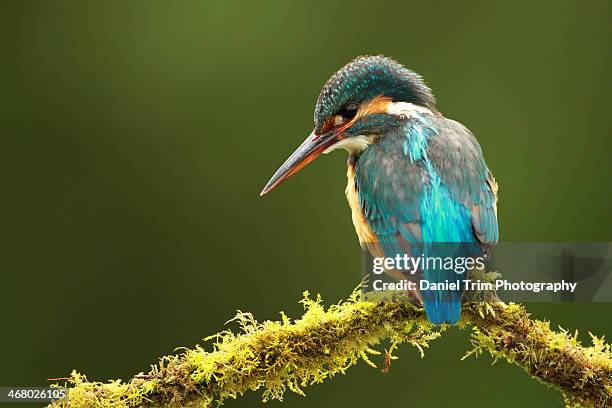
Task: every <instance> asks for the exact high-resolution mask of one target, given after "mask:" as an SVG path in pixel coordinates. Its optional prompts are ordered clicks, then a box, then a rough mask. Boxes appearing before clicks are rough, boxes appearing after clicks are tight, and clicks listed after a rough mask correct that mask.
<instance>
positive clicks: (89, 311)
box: [0, 0, 612, 407]
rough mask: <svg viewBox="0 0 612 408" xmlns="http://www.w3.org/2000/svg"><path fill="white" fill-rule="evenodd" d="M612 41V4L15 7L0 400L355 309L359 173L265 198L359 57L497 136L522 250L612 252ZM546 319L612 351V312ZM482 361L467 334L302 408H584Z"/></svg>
mask: <svg viewBox="0 0 612 408" xmlns="http://www.w3.org/2000/svg"><path fill="white" fill-rule="evenodd" d="M610 17H611V13H610V3H609V2H608V1H606V0H603V1H594V2H580V1H575V2H567V1H550V2H532V1H512V2H485V1H482V2H472V1H469V2H453V1H448V2H445V1H435V0H434V1H428V2H424V1H420V2H388V1H382V0H381V1H377V2H361V1H352V2H344V3H339V2H329V1H316V2H315V1H308V2H306V1H304V2H289V1H278V2H247V1H245V2H218V3H217V4H213V3H210V2H206V1H177V2H167V1H129V2H126V1H104V2H102V1H98V2H80V1H72V2H64V1H27V2H25V1H24V2H21V1H3V2H2V3H1V5H0V32H1V38H0V50H1V51H2V64H1V66H0V74H1V75H0V81H1V85H2V88H1V89H2V98H1V102H0V103H1V105H2V106H1V107H0V132H1V135H2V149H0V150H1V151H0V155H1V163H2V164H1V165H2V171H1V173H0V174H1V176H0V177H1V178H2V188H3V194H2V195H3V197H2V229H3V234H2V242H1V245H2V269H3V271H2V274H3V278H2V286H1V287H2V297H1V300H0V302H1V303H0V306H1V307H2V310H3V311H4V318H3V319H2V338H1V340H0V361H1V363H0V367H1V370H0V385H22V386H23V385H42V384H45V382H46V380H45V379H46V378H48V377H62V376H65V375H67V374H69V373H70V371H71V370H72V369H73V368H77V369H78V370H79V371H81V372H83V373H85V374H86V375H88V377H89V378H90V379H97V380H105V379H109V378H129V377H130V376H131V375H133V374H135V373H137V372H139V371H141V370H144V371H146V370H147V369H148V367H149V365H150V364H152V363H155V362H156V361H157V357H158V356H160V355H163V354H167V353H170V352H172V351H173V349H174V348H175V347H177V346H192V345H194V344H195V343H198V342H200V339H201V338H202V337H204V336H206V335H208V334H211V333H213V332H216V331H218V330H220V329H222V328H223V323H224V322H225V321H226V320H228V319H229V318H230V317H232V315H233V314H234V311H235V310H236V309H241V310H246V311H251V312H253V313H254V314H255V315H256V317H257V318H259V319H261V320H263V319H275V318H277V317H278V314H277V313H278V311H279V310H285V311H286V312H287V313H288V314H289V315H292V316H298V315H299V314H300V312H301V308H300V306H299V305H298V303H297V300H298V299H299V298H300V296H301V292H302V291H303V290H304V289H309V290H310V291H311V292H320V293H321V294H322V295H323V297H324V299H326V300H327V301H328V302H329V303H331V302H336V301H338V300H339V299H341V298H343V297H345V296H346V295H347V294H348V293H349V292H350V290H351V289H352V288H353V287H354V286H355V285H356V284H357V281H358V276H359V268H360V257H359V249H358V244H357V239H356V236H355V233H354V231H353V228H352V224H351V221H350V215H349V210H348V207H347V204H346V202H345V197H344V186H345V160H346V157H345V155H344V154H343V153H336V154H333V155H330V156H329V157H324V158H321V159H319V160H318V161H317V162H315V163H313V165H311V166H310V167H309V168H308V169H306V170H305V171H303V172H302V173H300V174H299V175H298V176H296V177H294V178H293V179H292V180H291V181H290V182H288V183H286V184H283V185H282V186H281V187H280V188H279V189H277V190H276V191H274V193H272V194H271V195H269V196H266V197H265V198H260V197H259V191H260V190H261V188H262V186H263V185H264V184H265V182H266V181H267V180H268V178H269V177H270V176H271V175H272V173H273V172H274V171H275V170H276V168H277V167H278V165H279V164H280V163H281V162H282V161H283V160H284V159H285V158H286V157H287V155H288V154H289V153H291V152H292V151H293V149H294V148H295V147H296V146H297V145H298V144H299V143H300V142H301V141H302V140H303V138H304V137H305V136H306V135H307V134H308V133H309V131H310V130H311V126H312V110H313V107H314V103H315V100H316V97H317V95H318V92H319V89H320V87H321V86H322V84H323V83H324V81H325V80H326V79H327V78H328V77H329V75H331V74H332V73H333V72H334V71H335V70H336V69H337V68H339V67H340V66H342V65H343V64H345V63H346V62H348V61H349V60H351V59H352V58H354V57H355V56H357V55H360V54H367V53H369V54H379V53H382V54H386V55H388V56H392V57H394V58H396V59H397V60H399V61H400V62H402V63H404V64H406V65H408V66H409V67H411V68H412V69H414V70H416V71H417V72H419V73H421V74H422V75H423V76H424V77H425V78H426V80H427V82H428V83H429V84H430V86H431V87H432V89H433V90H434V93H435V94H436V96H437V98H438V100H439V108H440V110H441V111H442V112H444V113H445V115H446V116H448V117H451V118H455V119H458V120H460V121H461V122H463V123H464V124H466V125H467V126H468V127H469V128H471V129H472V131H473V132H474V133H475V134H476V135H477V137H478V138H479V140H480V143H481V144H482V146H483V149H484V151H485V155H486V158H487V161H488V163H489V165H490V167H491V168H492V169H493V170H494V172H495V174H496V176H497V179H498V181H499V184H500V204H499V221H500V227H501V236H502V239H503V240H506V241H508V240H511V241H547V240H552V241H556V240H558V241H563V240H565V241H581V240H582V241H597V240H600V241H609V240H610V230H611V227H612V219H611V217H610V212H609V210H610V200H611V198H612V197H611V194H610V185H609V181H608V177H609V175H610V170H611V167H610V161H609V160H610V152H611V142H610V134H611V132H610V131H611V129H610V123H611V121H610V107H611V106H610V102H609V95H610V77H609V75H610V71H611V70H610V68H611V66H610V62H611V53H610V38H611V32H612V26H611V25H610ZM530 310H532V311H533V313H534V315H535V316H536V317H539V318H546V319H551V320H552V321H553V322H554V324H561V325H563V326H564V327H568V328H577V329H579V330H580V331H581V332H582V334H583V335H584V334H585V333H586V332H587V331H588V330H590V331H592V332H593V333H595V334H599V335H601V334H607V335H608V336H610V335H611V334H612V330H611V325H610V317H609V316H610V312H611V310H612V309H611V306H610V304H591V305H584V304H583V305H577V304H562V305H559V304H546V305H544V304H539V305H530ZM582 338H584V337H582ZM468 347H469V337H468V333H466V332H461V331H459V330H457V329H453V330H450V331H449V332H448V333H447V335H445V336H444V337H443V338H442V339H441V340H439V341H436V342H434V343H432V347H431V350H429V352H428V353H427V355H426V357H425V358H424V359H420V358H419V357H417V353H416V352H415V351H414V350H412V349H410V348H408V347H404V348H402V349H401V350H400V353H399V355H400V359H399V360H398V361H397V362H396V363H394V364H393V367H392V369H391V371H390V373H389V374H388V375H383V374H381V373H380V372H379V371H377V370H374V369H371V368H369V367H367V366H365V364H361V365H360V366H359V367H357V368H354V369H352V370H350V371H349V373H348V375H346V376H340V377H338V378H336V379H334V380H332V381H328V382H326V383H325V384H322V385H318V386H315V387H312V388H310V389H308V390H307V397H306V398H303V397H299V396H295V395H287V397H286V400H285V403H284V405H283V406H289V407H309V406H324V407H334V406H344V405H348V404H349V403H350V404H352V405H353V406H355V407H366V406H372V405H374V404H376V405H381V406H383V405H387V406H391V405H393V406H399V405H404V406H408V405H411V406H419V405H422V404H427V406H446V405H448V404H450V403H455V404H456V403H457V401H465V402H466V403H468V402H469V404H470V405H471V406H473V407H485V406H491V405H492V404H493V403H494V404H495V405H496V406H498V407H514V406H517V405H518V404H522V405H523V406H536V405H538V406H561V405H562V402H561V401H562V399H561V395H560V394H559V393H557V392H555V391H552V390H549V389H547V388H546V387H545V386H543V385H541V384H539V383H537V382H536V381H533V380H531V379H530V378H529V377H528V376H527V375H525V374H524V373H523V372H522V371H521V370H520V369H518V368H516V367H512V366H509V365H507V364H505V363H498V364H497V365H495V366H493V367H490V364H491V360H490V358H488V357H483V358H480V359H468V360H466V361H459V359H460V357H461V356H462V355H463V353H464V352H465V351H466V350H467V349H468ZM259 398H260V397H259V394H257V393H249V394H248V395H247V396H246V397H244V398H241V399H239V400H237V401H228V402H227V406H228V407H246V406H258V404H259V402H258V401H259ZM269 405H271V406H280V405H279V403H277V402H272V403H270V404H269Z"/></svg>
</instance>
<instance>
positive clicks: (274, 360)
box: [51, 292, 612, 407]
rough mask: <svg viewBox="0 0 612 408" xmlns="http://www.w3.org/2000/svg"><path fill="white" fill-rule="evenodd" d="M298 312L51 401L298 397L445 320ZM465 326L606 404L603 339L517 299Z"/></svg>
mask: <svg viewBox="0 0 612 408" xmlns="http://www.w3.org/2000/svg"><path fill="white" fill-rule="evenodd" d="M301 302H302V303H303V305H304V307H305V310H306V311H305V313H304V315H303V316H302V317H301V318H300V319H298V320H296V321H291V320H290V319H289V318H287V316H286V315H285V314H284V313H282V312H281V317H282V319H281V320H280V321H275V322H273V321H266V322H263V323H258V322H257V321H255V319H254V318H253V316H252V315H251V314H249V313H242V312H238V314H237V316H236V317H235V318H234V319H232V320H235V321H237V322H238V323H239V324H240V326H241V330H240V333H233V332H231V331H229V330H226V331H223V332H221V333H219V334H217V335H215V336H212V337H210V338H207V339H206V340H211V339H212V340H214V342H213V346H212V350H211V351H205V350H204V349H203V348H202V347H201V346H196V347H195V348H193V349H184V350H183V351H182V353H181V354H180V355H170V356H165V357H162V358H161V360H160V362H159V364H158V365H156V366H153V367H152V369H151V371H149V372H148V373H147V374H143V373H140V374H138V375H136V376H134V378H132V379H131V380H130V381H128V382H127V383H125V382H122V381H120V380H117V381H111V382H108V383H100V382H90V381H88V380H87V379H86V378H85V377H84V376H83V375H81V374H78V373H76V372H73V373H72V375H71V377H70V380H69V383H68V387H69V389H68V396H67V398H66V399H63V400H59V401H55V402H54V403H52V404H51V406H53V407H97V406H104V407H140V406H159V405H169V406H177V407H178V406H189V405H196V404H197V405H198V406H212V404H213V403H214V402H218V401H223V400H224V399H227V398H236V397H237V396H239V395H242V394H243V393H244V392H246V391H248V390H257V389H263V390H264V391H263V400H264V401H266V400H269V399H279V400H282V396H283V394H284V392H285V391H286V390H287V389H289V390H291V391H293V392H296V393H298V394H301V395H304V393H303V391H302V389H303V388H304V387H306V386H309V385H312V384H316V383H319V382H322V381H323V380H325V379H327V378H330V377H333V376H334V375H335V374H338V373H342V374H344V372H345V371H346V369H347V368H349V367H350V366H352V365H354V364H356V363H357V362H358V361H359V360H364V361H365V362H366V363H367V364H369V365H372V366H375V365H374V363H372V362H371V360H370V357H369V356H371V355H377V354H381V353H380V352H379V351H376V350H373V349H372V347H375V346H376V345H378V344H380V343H381V342H382V341H384V340H390V342H391V347H390V349H389V350H388V351H387V350H385V356H384V358H383V361H384V365H385V367H383V371H385V370H386V369H388V365H389V364H390V361H391V360H392V359H395V356H393V355H392V352H393V351H394V350H395V349H396V347H397V346H398V345H399V344H401V343H408V344H411V345H413V346H415V347H416V348H417V349H418V350H419V352H420V353H421V355H422V354H423V349H424V348H426V347H427V346H428V344H429V342H430V341H432V340H434V339H436V338H437V337H439V336H440V335H441V333H442V332H443V331H444V330H445V329H446V327H436V326H432V325H431V324H430V323H429V322H428V321H427V319H426V318H425V316H424V313H423V310H422V308H420V307H418V306H416V305H414V304H411V303H409V302H407V301H405V299H403V300H391V301H385V302H376V301H363V300H359V294H358V292H354V293H353V294H352V295H351V297H350V298H349V300H347V301H346V302H343V303H339V304H337V305H333V306H331V307H329V308H327V309H326V308H324V307H323V306H322V305H321V299H320V297H319V296H317V298H316V299H314V300H313V299H311V298H310V297H309V295H308V293H307V292H305V294H304V299H303V300H302V301H301ZM467 324H469V325H470V326H472V329H473V334H472V343H473V346H474V348H473V349H472V350H471V351H470V352H468V354H467V355H466V357H467V356H468V355H471V354H475V355H478V354H481V353H483V352H484V351H486V352H488V353H489V354H490V355H491V356H492V357H493V358H494V359H505V360H507V361H508V362H510V363H512V364H516V365H518V366H520V367H522V368H524V369H525V371H526V372H527V373H529V374H530V375H531V376H533V377H534V378H537V379H539V380H540V381H541V382H543V383H545V384H547V385H549V386H552V387H555V388H557V389H559V390H560V391H561V392H562V393H563V395H564V397H565V399H566V403H567V405H568V406H585V407H603V406H607V404H610V403H611V402H612V352H611V349H610V345H609V344H605V343H604V341H603V339H598V338H596V337H595V336H593V335H591V337H592V339H593V345H592V346H590V347H585V346H582V345H580V344H579V343H578V341H577V339H576V335H570V334H569V333H567V332H566V331H564V330H561V331H559V332H555V331H553V330H551V329H550V327H549V323H548V322H543V321H539V320H532V319H530V317H529V314H528V313H527V312H526V310H525V309H524V307H523V306H521V305H517V304H509V305H505V304H503V303H501V302H487V303H483V302H479V303H469V304H467V305H465V306H464V308H463V312H462V322H461V324H460V326H461V327H465V325H467Z"/></svg>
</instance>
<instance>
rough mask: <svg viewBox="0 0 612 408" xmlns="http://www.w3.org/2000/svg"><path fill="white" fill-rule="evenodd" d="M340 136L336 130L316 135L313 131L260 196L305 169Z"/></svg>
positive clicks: (277, 171) (275, 174)
mask: <svg viewBox="0 0 612 408" xmlns="http://www.w3.org/2000/svg"><path fill="white" fill-rule="evenodd" d="M337 140H338V137H337V135H336V133H335V132H333V131H330V132H327V133H324V134H322V135H320V136H319V135H316V134H315V133H314V132H312V133H311V134H310V135H309V136H308V137H307V138H306V140H304V142H302V144H301V145H300V147H298V148H297V149H296V150H295V152H293V154H292V155H291V156H289V158H288V159H287V160H285V162H284V163H283V165H282V166H280V168H279V169H278V170H276V173H274V175H273V176H272V178H271V179H270V181H268V184H266V186H265V187H264V189H263V190H261V193H260V194H259V195H260V196H262V195H264V194H267V193H268V192H269V191H271V190H272V189H274V188H275V187H276V186H278V185H279V184H280V183H282V182H283V181H285V180H287V179H288V178H289V177H291V176H292V175H294V174H295V173H297V172H298V171H300V170H301V169H303V168H304V167H305V166H306V165H307V164H308V163H310V162H311V161H313V160H314V159H316V158H317V156H319V155H320V154H321V152H323V150H325V149H327V148H328V147H329V146H331V145H333V144H334V143H336V141H337Z"/></svg>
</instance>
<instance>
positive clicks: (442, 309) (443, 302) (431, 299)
mask: <svg viewBox="0 0 612 408" xmlns="http://www.w3.org/2000/svg"><path fill="white" fill-rule="evenodd" d="M423 278H424V279H425V280H427V281H428V282H430V283H446V282H449V283H453V284H456V285H457V286H458V289H457V290H452V289H451V290H445V289H441V290H422V291H421V295H422V296H423V306H424V307H425V313H426V314H427V318H428V319H429V321H430V322H432V323H433V324H443V323H447V324H455V323H457V322H458V321H459V318H460V317H461V295H462V293H463V290H462V289H461V288H462V286H463V284H462V282H461V280H462V279H463V277H462V276H461V275H458V274H456V273H455V272H454V271H441V270H429V271H425V272H424V274H423Z"/></svg>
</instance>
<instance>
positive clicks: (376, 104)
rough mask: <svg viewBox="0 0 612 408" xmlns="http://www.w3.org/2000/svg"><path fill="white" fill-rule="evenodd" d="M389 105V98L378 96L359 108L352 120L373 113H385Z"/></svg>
mask: <svg viewBox="0 0 612 408" xmlns="http://www.w3.org/2000/svg"><path fill="white" fill-rule="evenodd" d="M390 104H391V98H389V97H388V96H382V95H379V96H377V97H375V98H373V99H371V100H369V101H368V102H366V103H365V104H364V105H363V106H360V107H359V110H358V111H357V115H356V116H355V119H354V120H356V119H358V118H363V117H364V116H368V115H372V114H374V113H385V112H387V108H388V107H389V105H390Z"/></svg>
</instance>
